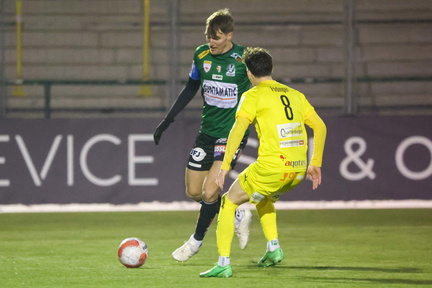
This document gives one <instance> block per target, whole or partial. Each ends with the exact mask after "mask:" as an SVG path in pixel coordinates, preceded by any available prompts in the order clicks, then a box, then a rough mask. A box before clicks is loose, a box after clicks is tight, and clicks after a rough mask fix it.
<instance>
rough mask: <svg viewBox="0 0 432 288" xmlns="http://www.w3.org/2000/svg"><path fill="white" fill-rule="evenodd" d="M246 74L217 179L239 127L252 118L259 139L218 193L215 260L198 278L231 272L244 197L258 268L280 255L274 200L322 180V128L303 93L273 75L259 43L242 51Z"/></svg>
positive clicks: (227, 162) (239, 136)
mask: <svg viewBox="0 0 432 288" xmlns="http://www.w3.org/2000/svg"><path fill="white" fill-rule="evenodd" d="M243 61H244V63H245V64H246V66H247V69H248V71H247V73H248V76H249V79H250V80H251V82H252V84H253V85H254V86H255V87H253V88H252V89H250V90H249V91H247V92H246V93H244V94H243V96H242V98H241V100H240V104H239V108H238V111H237V114H236V121H235V124H234V126H233V127H232V129H231V132H230V134H229V137H228V142H227V147H226V150H225V157H224V160H223V163H222V166H221V170H220V172H219V174H218V177H217V178H216V183H217V185H218V186H219V187H220V188H221V189H223V185H224V180H225V177H226V175H227V173H228V171H229V170H230V164H231V159H232V158H233V155H234V153H235V150H236V147H238V145H239V143H240V141H241V139H242V137H243V134H244V132H245V131H246V130H247V128H248V127H249V125H250V124H251V123H254V125H255V129H256V131H257V134H258V138H259V142H260V145H259V149H258V158H257V161H256V162H254V163H252V164H250V165H249V166H248V167H247V168H246V169H245V170H244V171H243V172H241V173H240V174H239V176H238V178H237V179H236V180H235V181H234V183H233V184H232V185H231V187H230V188H229V190H228V192H227V193H225V194H224V195H223V196H222V204H221V210H220V213H219V218H218V224H217V229H216V237H217V246H218V252H219V261H218V264H217V265H216V266H214V267H213V268H212V269H210V270H208V271H206V272H203V273H201V274H200V276H201V277H231V276H232V274H233V272H232V267H231V264H230V252H231V251H230V249H231V242H232V238H233V234H234V224H233V217H234V216H233V213H234V211H235V210H236V209H237V207H238V206H239V205H241V204H243V203H245V202H250V203H252V204H255V206H256V209H257V212H258V215H259V217H260V222H261V226H262V228H263V232H264V236H265V238H266V239H267V241H268V242H267V250H266V253H265V254H264V256H263V257H262V258H261V260H260V261H259V262H258V266H259V267H268V266H272V265H275V264H277V263H279V262H280V261H282V260H283V258H284V254H283V251H282V249H281V248H280V246H279V241H278V232H277V225H276V210H275V207H274V203H275V202H276V201H277V200H278V199H279V197H280V196H281V195H282V194H283V193H285V192H287V191H289V190H291V189H293V188H294V187H296V186H297V185H298V184H299V183H300V182H301V181H302V179H303V178H304V177H305V176H306V178H308V179H310V180H312V188H313V189H316V188H317V187H318V186H319V185H320V184H321V168H320V167H321V164H322V157H323V152H324V144H325V138H326V133H327V128H326V126H325V124H324V122H323V121H322V119H321V118H320V117H319V116H318V114H317V113H316V112H315V110H314V108H313V107H312V106H311V104H310V103H309V102H308V101H307V99H306V97H305V96H304V95H303V94H302V93H300V92H299V91H296V90H294V89H292V88H291V87H288V86H285V85H283V84H281V83H278V82H277V81H274V80H273V79H272V76H271V73H272V70H273V63H272V57H271V56H270V54H269V53H268V51H267V50H264V49H262V48H248V49H247V50H246V51H245V53H244V54H243ZM305 124H306V125H307V126H309V127H311V128H312V130H313V132H314V147H313V156H312V159H311V162H310V164H309V165H308V164H307V140H308V138H307V135H306V129H305Z"/></svg>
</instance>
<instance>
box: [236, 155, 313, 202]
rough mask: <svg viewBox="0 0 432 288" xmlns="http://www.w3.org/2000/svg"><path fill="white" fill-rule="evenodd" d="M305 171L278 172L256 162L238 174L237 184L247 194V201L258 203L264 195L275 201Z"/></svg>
mask: <svg viewBox="0 0 432 288" xmlns="http://www.w3.org/2000/svg"><path fill="white" fill-rule="evenodd" d="M305 174H306V171H300V172H294V171H293V172H290V171H287V172H278V171H270V170H266V169H265V168H262V167H260V164H259V163H258V162H254V163H252V164H251V165H249V166H248V167H247V168H246V169H245V170H244V171H243V172H241V173H240V175H239V176H238V180H239V184H240V186H241V187H242V189H243V190H244V191H245V192H246V194H247V195H248V196H249V202H251V203H253V204H258V203H259V202H260V201H261V200H262V199H264V198H265V197H267V198H269V200H270V201H271V202H273V203H274V202H276V201H277V200H278V199H279V197H280V196H281V195H282V194H284V193H286V192H288V191H289V190H291V189H293V188H294V187H296V186H297V185H299V184H300V182H301V181H302V180H303V179H304V177H305Z"/></svg>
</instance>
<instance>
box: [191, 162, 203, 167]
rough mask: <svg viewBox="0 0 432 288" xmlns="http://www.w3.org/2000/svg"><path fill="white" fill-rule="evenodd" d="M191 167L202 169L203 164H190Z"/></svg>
mask: <svg viewBox="0 0 432 288" xmlns="http://www.w3.org/2000/svg"><path fill="white" fill-rule="evenodd" d="M189 166H192V167H196V168H201V166H202V165H201V164H196V163H192V162H189Z"/></svg>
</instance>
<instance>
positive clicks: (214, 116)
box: [153, 9, 252, 261]
mask: <svg viewBox="0 0 432 288" xmlns="http://www.w3.org/2000/svg"><path fill="white" fill-rule="evenodd" d="M233 31H234V19H233V18H232V16H231V14H230V12H229V10H228V9H222V10H219V11H217V12H215V13H213V14H212V15H211V16H210V17H209V18H208V19H207V23H206V30H205V35H206V37H207V42H208V43H207V44H204V45H201V46H199V47H198V48H196V50H195V54H194V57H193V62H192V68H191V71H190V73H189V80H188V82H187V84H186V86H185V87H184V89H183V90H182V91H181V92H180V94H179V96H178V97H177V99H176V101H175V103H174V104H173V106H172V107H171V109H170V111H169V112H168V114H167V115H166V116H165V118H164V119H163V120H162V122H161V123H160V124H159V126H158V127H157V128H156V130H155V132H154V135H153V136H154V141H155V143H156V145H158V143H159V141H160V138H161V135H162V133H163V132H164V131H165V130H166V129H167V128H168V126H169V125H170V124H171V123H172V122H173V121H174V118H175V117H176V115H177V114H178V113H179V112H180V111H182V110H183V108H185V106H186V105H187V104H188V103H189V102H190V100H192V98H193V97H194V96H195V94H196V92H197V91H198V89H199V87H201V95H202V97H203V100H204V105H203V110H202V117H201V128H200V131H199V133H198V136H197V138H196V139H195V144H194V146H193V148H192V150H191V152H190V156H189V159H188V164H187V167H186V177H185V178H186V195H187V196H188V197H189V198H191V199H193V200H195V201H197V202H199V203H201V209H200V212H199V217H198V221H197V223H196V227H195V232H194V234H192V235H191V236H190V238H189V240H187V241H186V242H185V244H184V245H182V246H181V247H180V248H178V249H177V250H175V251H174V252H173V253H172V256H173V258H174V259H176V260H178V261H186V260H188V259H189V258H190V257H192V256H193V255H195V254H196V253H198V251H199V249H200V247H201V245H202V241H203V239H204V236H205V233H206V232H207V230H208V227H209V226H210V224H211V222H212V221H213V219H214V217H215V216H216V214H217V213H218V212H219V208H220V199H221V196H220V194H221V190H220V189H219V187H218V186H217V185H216V183H215V180H216V176H217V173H218V172H219V169H220V167H221V165H222V160H223V156H224V154H225V146H226V140H227V138H228V134H229V131H230V129H231V127H232V125H233V124H234V121H235V112H236V109H237V106H238V103H239V99H240V97H241V95H242V94H243V92H245V91H246V90H247V89H249V87H250V82H249V79H248V77H247V74H246V67H245V65H244V63H242V58H241V57H242V55H243V51H244V47H242V46H240V45H237V44H235V43H233V42H232V41H231V40H232V37H233ZM247 136H248V131H246V132H245V133H243V136H242V139H241V141H240V142H239V145H238V146H237V149H236V150H237V151H236V153H235V154H236V157H235V158H236V159H237V157H238V156H239V155H240V152H241V150H242V149H243V148H244V146H245V145H246V141H247ZM236 159H234V160H233V161H232V163H231V167H234V165H235V163H236ZM234 213H235V220H234V219H233V225H234V221H235V224H236V234H237V236H238V237H239V241H240V248H241V249H244V248H245V247H246V245H247V242H248V240H249V224H250V221H251V217H252V214H251V212H250V211H249V210H245V209H238V210H237V211H236V212H233V218H234Z"/></svg>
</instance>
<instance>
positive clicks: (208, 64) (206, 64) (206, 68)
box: [203, 61, 212, 73]
mask: <svg viewBox="0 0 432 288" xmlns="http://www.w3.org/2000/svg"><path fill="white" fill-rule="evenodd" d="M211 66H212V61H204V64H203V68H204V71H205V72H206V73H208V72H209V71H210V69H211Z"/></svg>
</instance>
